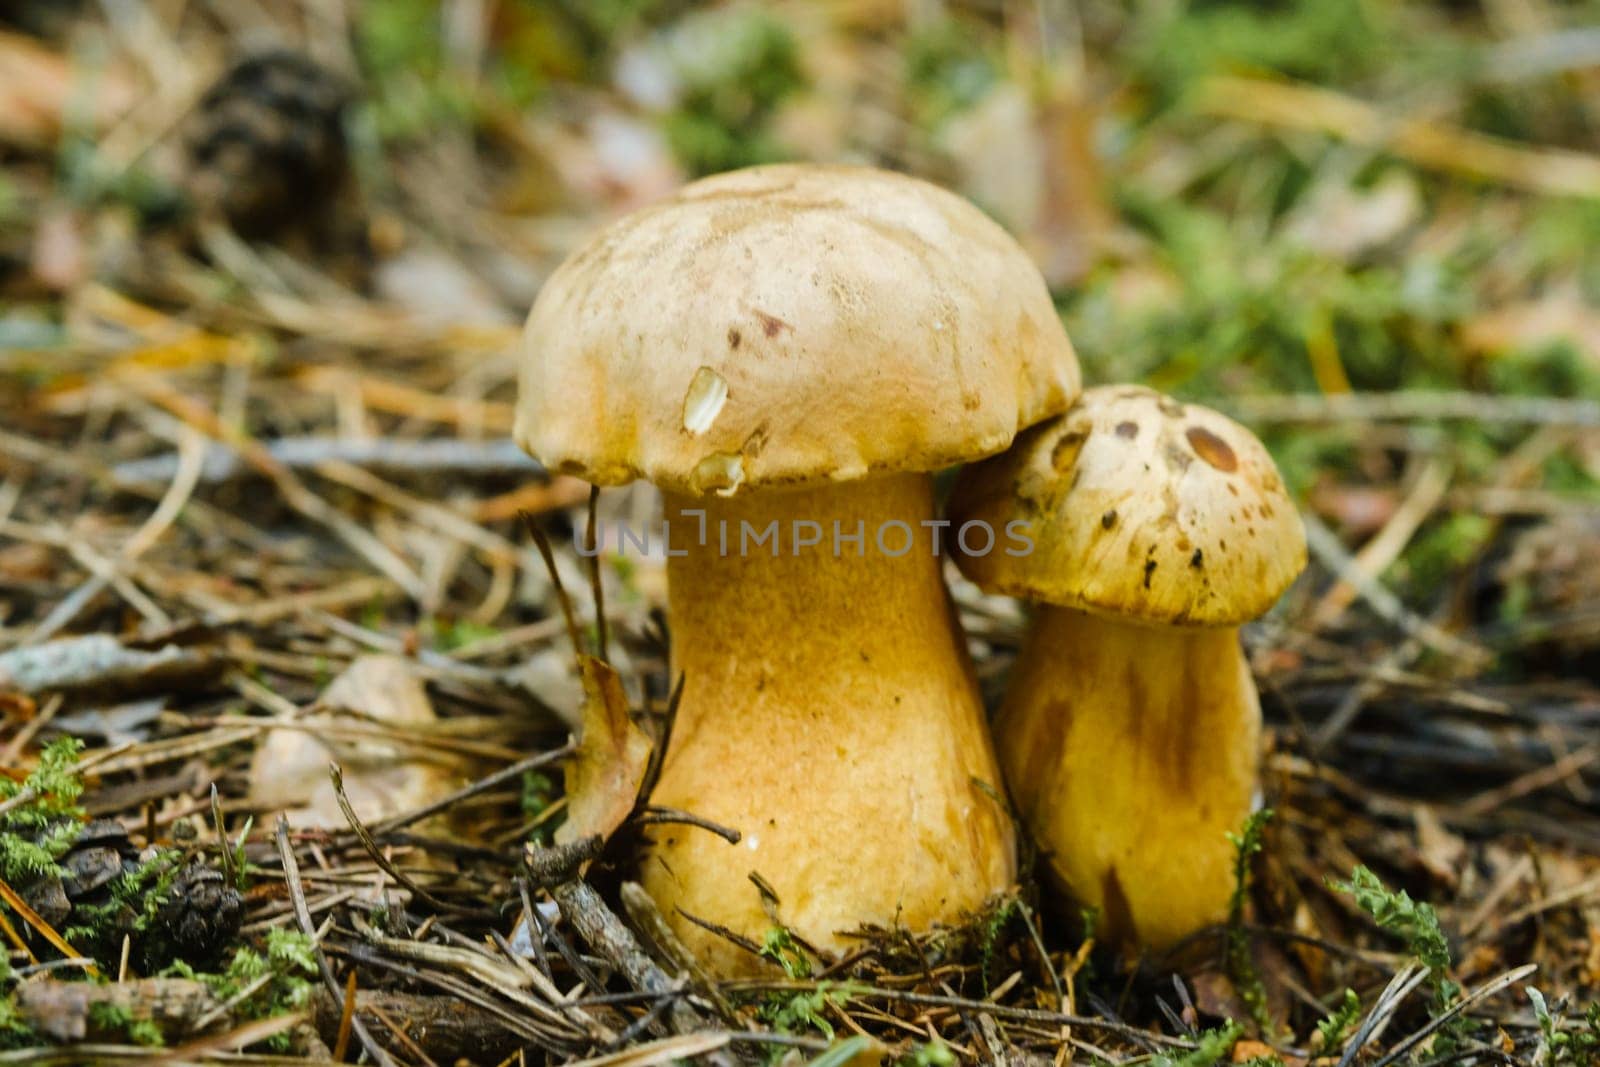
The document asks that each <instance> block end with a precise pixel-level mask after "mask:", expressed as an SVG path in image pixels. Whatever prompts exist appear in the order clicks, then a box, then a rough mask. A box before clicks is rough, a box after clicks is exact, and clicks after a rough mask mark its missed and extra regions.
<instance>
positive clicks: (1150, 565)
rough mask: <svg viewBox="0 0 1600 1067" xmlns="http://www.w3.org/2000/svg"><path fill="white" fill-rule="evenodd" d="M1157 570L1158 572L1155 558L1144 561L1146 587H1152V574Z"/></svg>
mask: <svg viewBox="0 0 1600 1067" xmlns="http://www.w3.org/2000/svg"><path fill="white" fill-rule="evenodd" d="M1155 572H1156V561H1155V560H1153V559H1147V560H1145V561H1144V587H1145V588H1146V589H1149V588H1150V576H1151V575H1152V574H1154V573H1155Z"/></svg>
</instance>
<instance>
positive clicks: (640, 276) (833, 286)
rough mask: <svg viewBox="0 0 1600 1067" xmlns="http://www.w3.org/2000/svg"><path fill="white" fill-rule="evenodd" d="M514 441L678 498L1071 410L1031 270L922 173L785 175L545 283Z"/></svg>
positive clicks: (1063, 364)
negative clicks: (667, 491)
mask: <svg viewBox="0 0 1600 1067" xmlns="http://www.w3.org/2000/svg"><path fill="white" fill-rule="evenodd" d="M520 371H521V378H520V382H519V390H518V400H517V422H516V439H517V441H518V443H519V444H521V445H522V447H523V448H525V449H527V450H528V451H529V452H530V453H532V454H533V455H534V456H536V457H537V458H539V459H540V460H542V461H543V462H544V463H545V464H546V465H547V466H549V467H550V468H552V469H554V470H557V471H560V472H563V473H569V474H576V475H578V476H579V477H582V478H585V479H588V480H589V481H591V482H595V483H598V484H602V485H618V484H621V483H624V482H627V481H630V480H632V479H634V478H646V479H649V480H650V481H652V482H655V483H656V484H657V485H660V486H662V487H663V488H666V489H670V490H673V491H676V492H681V493H688V494H696V495H698V494H703V493H707V492H714V491H715V492H731V491H733V490H736V489H738V488H739V487H740V486H741V485H742V486H746V487H762V486H778V485H801V484H818V483H825V482H828V481H849V480H852V479H856V478H861V477H865V476H867V475H869V474H874V473H887V472H890V471H924V470H936V469H939V468H941V467H945V466H949V465H951V464H955V463H960V462H965V461H968V460H971V459H976V458H979V457H982V456H987V455H991V454H993V453H995V452H998V451H1000V450H1002V449H1004V448H1005V447H1006V446H1007V445H1008V444H1010V443H1011V440H1012V439H1013V437H1014V436H1015V435H1016V433H1017V431H1018V430H1019V429H1021V428H1022V427H1025V426H1030V425H1032V424H1033V423H1035V422H1038V421H1039V420H1040V419H1044V418H1048V417H1049V416H1051V415H1054V414H1057V413H1058V412H1060V411H1063V410H1065V409H1066V407H1067V406H1068V405H1069V404H1070V403H1071V402H1072V400H1073V399H1074V398H1075V397H1076V396H1077V394H1078V392H1079V389H1080V379H1079V373H1078V364H1077V359H1076V358H1075V357H1074V355H1073V351H1072V345H1071V343H1070V342H1069V341H1068V340H1067V336H1066V333H1065V332H1064V331H1063V330H1062V328H1061V323H1060V320H1059V318H1058V317H1057V315H1056V313H1055V309H1054V307H1053V305H1052V304H1051V302H1050V295H1049V293H1048V292H1047V291H1046V289H1045V285H1044V282H1043V280H1042V279H1041V278H1040V276H1039V272H1038V271H1037V270H1036V269H1035V268H1034V265H1033V263H1032V262H1031V261H1030V260H1029V259H1028V256H1027V254H1026V253H1025V252H1023V250H1022V249H1021V247H1019V246H1018V245H1017V243H1016V242H1015V241H1013V240H1012V239H1011V237H1010V236H1009V235H1007V234H1006V232H1005V231H1004V230H1002V229H1001V228H1000V227H999V226H998V225H996V224H995V223H994V222H992V221H991V220H990V219H989V218H988V217H987V216H985V215H984V214H983V213H982V212H980V211H979V210H978V209H977V208H975V207H973V206H972V205H971V204H969V203H968V202H967V201H965V200H962V199H961V198H960V197H957V196H955V195H953V194H951V193H948V192H945V191H944V190H942V189H939V188H937V187H935V186H932V185H929V184H927V183H926V182H922V181H918V180H916V179H913V178H907V177H905V176H903V175H899V174H892V173H889V172H886V171H879V170H872V169H869V168H860V167H823V166H811V165H802V164H794V165H778V166H767V167H754V168H751V169H748V170H741V171H734V172H732V173H729V174H722V175H717V176H716V177H712V178H707V179H705V180H703V181H698V182H695V183H693V184H691V185H689V186H686V187H685V188H684V189H682V190H681V191H680V192H679V193H678V194H677V195H676V196H674V197H673V198H671V199H670V200H667V201H665V202H663V203H660V204H656V205H653V206H651V207H648V208H645V209H644V210H641V211H638V212H635V213H634V214H631V215H628V216H627V217H625V218H623V219H621V220H619V221H617V222H615V223H613V224H612V225H610V226H608V227H607V228H605V229H604V230H602V231H601V232H600V233H599V234H597V235H596V236H595V237H594V238H593V239H591V240H590V241H589V242H588V243H587V244H585V245H584V246H583V247H582V248H580V249H579V250H578V251H576V252H575V253H574V254H573V255H572V256H570V257H569V258H568V259H567V261H566V262H565V263H563V264H562V265H561V267H560V268H558V269H557V270H556V272H555V273H554V274H553V275H552V276H551V277H550V279H549V280H548V281H547V282H546V283H545V285H544V288H543V290H542V291H541V292H540V294H539V298H538V300H537V301H536V302H535V303H534V306H533V310H532V312H531V313H530V314H529V316H528V322H527V326H526V329H525V331H524V334H523V342H522V349H521V368H520Z"/></svg>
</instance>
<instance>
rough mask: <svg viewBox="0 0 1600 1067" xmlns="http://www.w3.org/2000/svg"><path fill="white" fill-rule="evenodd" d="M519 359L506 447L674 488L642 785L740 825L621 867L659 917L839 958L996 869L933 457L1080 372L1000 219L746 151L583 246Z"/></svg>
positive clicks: (1005, 428) (990, 766)
mask: <svg viewBox="0 0 1600 1067" xmlns="http://www.w3.org/2000/svg"><path fill="white" fill-rule="evenodd" d="M521 359H522V362H521V381H520V389H519V397H518V412H517V426H516V436H517V439H518V441H519V442H521V444H522V445H523V447H524V448H526V449H528V451H530V452H531V453H533V454H534V455H535V456H537V457H538V458H540V459H542V460H543V461H544V462H545V463H546V465H548V466H549V467H551V468H552V469H555V470H559V471H562V472H566V473H571V474H576V475H579V476H580V477H583V478H587V479H588V480H590V481H592V482H595V483H598V484H602V485H617V484H621V483H624V482H628V481H630V480H632V479H634V478H646V479H648V480H650V481H652V482H654V483H655V484H656V485H658V486H660V487H661V488H662V489H663V491H664V497H665V513H666V518H667V520H668V523H669V524H670V536H669V543H668V552H667V557H668V558H667V580H668V590H669V592H668V602H669V608H670V615H671V622H672V667H673V670H674V672H682V674H683V676H684V678H685V683H684V690H683V697H682V700H681V702H680V705H679V709H678V716H677V721H676V723H675V725H674V728H673V732H672V737H671V742H670V744H669V747H668V751H667V753H666V755H665V758H664V761H663V767H662V771H661V775H660V779H659V781H658V783H657V785H656V788H655V792H654V794H653V796H652V798H651V799H652V802H653V803H654V804H656V805H661V806H666V807H671V808H679V809H684V810H687V811H689V812H692V813H693V814H695V815H697V816H700V817H702V818H705V819H710V820H712V821H714V822H716V823H720V824H722V825H724V826H727V827H731V828H733V829H735V830H737V831H738V832H739V833H740V835H741V837H740V840H739V843H738V844H736V845H730V844H729V843H728V842H727V841H725V840H723V839H722V838H721V837H718V836H716V835H714V834H711V833H708V832H706V831H705V830H703V829H698V828H695V827H692V826H684V825H668V826H664V827H658V828H656V829H655V830H654V831H653V838H654V840H653V844H652V846H651V848H650V850H649V854H648V855H647V857H646V859H645V861H644V867H643V871H642V873H641V880H642V882H643V884H644V886H645V887H646V889H647V890H649V892H650V893H651V894H652V895H653V896H654V897H655V899H656V901H657V903H658V904H659V905H660V907H661V911H662V913H663V914H664V915H665V916H667V918H668V921H669V922H670V923H672V924H673V926H674V929H675V930H676V931H677V933H678V934H679V936H680V937H682V938H683V939H684V941H685V942H687V943H688V944H689V946H690V947H691V948H692V949H693V950H694V951H695V952H696V953H697V954H698V955H699V956H700V957H701V959H702V960H703V961H704V962H706V963H707V964H708V965H709V966H711V967H713V968H714V969H717V970H720V971H721V972H723V973H734V974H737V973H750V972H752V971H753V970H758V969H759V968H760V967H761V966H762V964H761V963H760V961H758V960H756V959H755V958H754V957H753V956H751V955H749V954H748V953H745V952H743V951H742V950H740V949H738V948H736V947H735V946H734V945H732V944H731V943H730V942H729V941H728V940H726V939H725V938H722V937H720V936H718V935H717V934H714V933H711V932H708V930H707V929H706V928H705V927H703V926H702V925H699V924H697V923H696V922H695V921H694V920H704V921H709V922H711V923H716V924H719V925H721V926H724V927H727V928H728V929H730V930H732V931H733V932H735V933H737V934H739V935H742V936H743V937H746V938H751V939H754V940H757V941H759V940H761V938H762V937H763V936H764V935H765V934H766V932H767V931H768V930H769V929H770V928H771V927H772V925H773V919H772V918H771V917H769V914H768V906H772V907H774V908H775V914H776V917H777V919H778V920H779V921H781V922H782V923H784V924H785V925H787V926H789V927H790V928H792V929H793V930H794V931H795V932H796V933H798V934H799V935H800V936H801V937H802V938H804V939H805V940H806V941H808V942H809V943H810V944H812V945H814V946H816V947H818V948H819V949H821V950H823V951H824V952H840V951H844V950H845V949H847V948H848V947H849V946H850V945H851V942H850V941H849V940H848V938H847V937H846V936H844V935H845V934H847V933H848V932H850V931H853V930H856V929H857V928H858V927H860V926H862V925H863V924H874V925H880V926H883V927H894V926H901V927H904V928H909V929H911V930H913V931H925V930H927V929H929V928H930V927H932V926H933V925H935V924H939V923H951V922H955V921H957V920H959V919H960V918H962V917H963V915H965V914H967V913H970V912H972V911H974V910H975V909H977V908H978V907H979V906H980V905H981V904H982V903H983V901H984V900H985V898H987V897H988V896H989V895H990V894H992V893H995V892H998V891H1000V890H1002V889H1004V888H1005V887H1006V886H1007V885H1008V884H1009V882H1010V880H1011V878H1012V876H1013V874H1014V856H1013V840H1012V836H1011V830H1010V825H1009V822H1008V820H1007V819H1006V817H1005V815H1004V813H1003V812H1002V811H1001V810H1000V808H999V807H998V805H997V804H996V803H995V802H994V799H993V793H992V792H991V791H990V790H992V789H993V788H996V787H998V785H999V776H998V771H997V769H996V766H995V763H994V755H993V751H992V747H991V744H990V741H989V738H988V731H987V729H986V726H985V723H984V718H983V709H982V707H981V705H980V703H979V699H978V695H977V692H976V688H975V685H974V682H973V678H972V672H971V665H970V664H969V662H968V661H967V657H966V651H965V644H964V642H963V639H962V636H961V634H960V631H959V629H958V627H957V625H956V623H955V621H954V617H953V614H952V612H951V611H950V609H949V602H948V597H947V593H946V591H945V588H944V585H943V582H942V579H941V575H940V559H939V556H938V553H937V552H936V551H935V548H934V546H935V544H936V543H938V542H937V540H936V539H937V538H939V537H940V535H941V534H942V533H943V531H942V530H941V528H940V527H939V526H937V525H936V522H935V511H934V502H933V482H932V476H931V474H930V473H928V472H931V471H935V470H938V469H940V468H943V467H947V466H950V465H952V464H955V463H961V462H965V461H968V460H972V459H977V458H981V457H983V456H987V455H991V454H993V453H995V452H998V451H1000V450H1001V449H1004V448H1005V447H1006V446H1007V445H1008V444H1010V442H1011V440H1012V439H1013V437H1014V436H1015V435H1016V433H1017V431H1018V430H1019V429H1021V428H1022V427H1025V426H1029V425H1032V424H1033V423H1035V422H1038V421H1039V420H1041V419H1044V418H1048V417H1049V416H1051V415H1055V414H1058V413H1060V412H1061V411H1063V410H1065V408H1066V407H1067V406H1068V405H1069V404H1070V403H1071V402H1072V400H1073V399H1074V398H1075V397H1076V395H1077V393H1078V389H1079V379H1078V367H1077V362H1076V359H1075V358H1074V356H1073V353H1072V347H1071V345H1070V343H1069V342H1068V341H1067V338H1066V335H1065V333H1064V332H1063V331H1062V329H1061V326H1060V322H1059V320H1058V318H1057V316H1056V314H1055V311H1054V309H1053V308H1052V306H1051V303H1050V297H1049V294H1048V292H1047V291H1046V289H1045V286H1044V283H1043V281H1042V280H1041V279H1040V277H1039V274H1038V272H1037V270H1036V269H1035V268H1034V267H1033V265H1032V263H1031V262H1030V261H1029V259H1028V257H1027V255H1026V254H1025V253H1024V252H1023V251H1022V250H1021V248H1019V247H1018V246H1017V244H1016V242H1014V241H1013V240H1012V239H1011V238H1010V237H1009V236H1007V235H1006V233H1005V232H1004V231H1003V230H1001V229H1000V228H999V227H998V226H997V225H995V224H994V223H993V222H992V221H990V220H989V219H988V218H987V217H986V216H984V215H983V214H982V213H981V212H979V211H978V210H977V209H976V208H974V207H973V206H972V205H970V204H968V203H967V202H966V201H964V200H961V199H960V198H958V197H956V196H954V195H952V194H950V193H947V192H944V191H943V190H940V189H937V188H935V187H933V186H931V185H928V184H926V183H923V182H920V181H916V180H913V179H910V178H906V177H902V176H900V175H895V174H890V173H886V172H883V171H877V170H871V169H865V168H851V167H818V166H801V165H789V166H770V167H758V168H753V169H750V170H744V171H736V172H733V173H730V174H724V175H720V176H717V177H714V178H710V179H707V180H704V181H700V182H696V183H695V184H693V185H690V186H688V187H687V188H685V189H683V190H682V191H681V192H680V193H679V194H678V195H677V196H676V197H674V198H672V199H670V200H668V201H666V202H664V203H661V204H658V205H656V206H653V207H650V208H647V209H645V210H642V211H639V212H637V213H635V214H633V215H630V216H627V217H626V218H624V219H622V220H620V221H619V222H617V223H615V224H613V225H611V226H610V227H608V228H607V229H605V230H603V231H602V232H601V233H600V234H598V235H597V236H596V237H595V238H594V239H593V240H591V241H590V242H589V243H588V244H586V245H585V246H583V247H582V248H580V249H579V250H578V251H577V252H575V253H574V254H573V255H572V257H571V258H569V259H568V260H567V261H566V263H565V264H563V265H562V266H561V267H560V268H559V269H558V270H557V271H556V273H555V274H554V275H552V276H551V278H550V280H549V281H548V282H547V283H546V285H545V287H544V289H543V291H542V292H541V293H540V295H539V299H538V301H537V303H536V304H535V305H534V308H533V311H532V313H531V314H530V316H529V319H528V324H527V330H526V333H525V340H524V347H523V352H522V357H521ZM752 875H759V880H760V881H761V882H762V883H764V884H765V886H767V887H769V888H770V890H771V891H772V893H773V894H774V895H775V896H776V903H775V904H772V902H770V901H765V902H764V901H763V897H762V890H761V889H760V888H758V885H757V884H756V883H757V879H756V878H754V877H752ZM690 917H692V918H690Z"/></svg>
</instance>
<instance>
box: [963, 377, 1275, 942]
mask: <svg viewBox="0 0 1600 1067" xmlns="http://www.w3.org/2000/svg"><path fill="white" fill-rule="evenodd" d="M949 510H950V515H951V520H952V523H953V524H955V525H957V526H959V525H960V524H962V523H964V522H971V521H975V520H982V521H985V522H988V523H990V524H991V525H996V526H998V525H1003V524H1005V523H1008V522H1012V521H1016V520H1022V521H1026V522H1028V523H1029V536H1030V537H1031V538H1032V540H1033V541H1034V547H1033V549H1032V551H1031V552H1029V553H1027V554H1007V553H1003V552H995V553H990V554H988V555H984V556H960V555H958V557H957V562H958V564H959V565H960V567H961V569H962V571H963V572H964V573H965V574H966V575H967V576H968V577H969V578H971V579H972V580H973V581H975V582H977V583H978V585H980V586H982V587H983V588H984V589H986V590H989V591H991V592H997V593H1007V594H1010V595H1012V596H1018V597H1025V598H1028V599H1031V600H1034V601H1038V602H1039V603H1038V604H1037V606H1036V607H1035V611H1034V616H1033V623H1032V627H1031V629H1030V632H1029V634H1028V636H1027V639H1026V641H1025V643H1024V646H1023V649H1022V651H1021V654H1020V655H1019V657H1018V660H1017V664H1016V667H1015V668H1014V670H1013V673H1012V676H1011V682H1010V688H1009V691H1008V692H1007V694H1006V698H1005V701H1004V704H1003V706H1002V707H1001V710H1000V713H999V715H998V716H997V718H996V720H995V743H996V747H997V749H998V752H999V756H1000V763H1001V767H1002V768H1003V770H1004V771H1005V774H1006V778H1007V781H1008V783H1009V785H1010V787H1011V792H1012V796H1013V797H1014V798H1015V800H1016V802H1017V805H1018V808H1019V811H1020V815H1021V818H1022V821H1023V822H1024V823H1025V824H1026V825H1027V826H1028V828H1029V829H1030V830H1031V832H1032V833H1033V835H1034V837H1035V838H1036V840H1037V841H1038V842H1039V844H1040V845H1041V847H1042V848H1043V849H1044V850H1045V852H1046V853H1047V854H1048V860H1049V865H1050V869H1051V871H1052V872H1053V874H1054V875H1055V876H1056V878H1057V880H1058V881H1059V882H1060V883H1061V884H1062V885H1063V886H1064V887H1065V888H1066V890H1067V891H1068V892H1069V893H1070V894H1071V895H1072V896H1073V897H1074V898H1075V899H1076V900H1077V901H1078V902H1079V903H1081V904H1084V905H1088V906H1092V907H1095V908H1097V909H1099V911H1100V914H1101V926H1100V929H1101V930H1103V931H1105V933H1106V935H1107V936H1108V937H1111V938H1114V939H1118V940H1122V941H1124V942H1126V943H1130V944H1136V945H1139V946H1142V947H1145V948H1150V949H1157V950H1159V949H1163V948H1167V947H1170V946H1172V945H1173V944H1175V943H1176V942H1178V941H1180V940H1182V939H1183V938H1185V937H1187V936H1188V935H1190V934H1192V933H1194V932H1196V931H1198V930H1200V929H1202V928H1204V927H1205V926H1207V925H1209V924H1211V923H1213V922H1216V921H1218V920H1220V919H1221V918H1223V916H1224V913H1225V911H1226V909H1227V903H1228V899H1229V895H1230V893H1231V891H1232V887H1233V875H1232V860H1233V847H1232V845H1231V844H1230V842H1229V840H1228V836H1227V835H1228V834H1229V833H1230V832H1237V831H1238V830H1239V829H1240V827H1241V826H1242V824H1243V823H1244V821H1245V819H1246V818H1247V817H1248V815H1249V813H1250V810H1251V806H1252V804H1253V803H1254V798H1255V794H1256V787H1257V786H1256V765H1257V759H1258V751H1257V749H1258V743H1259V736H1260V730H1261V709H1260V706H1259V704H1258V702H1257V698H1256V689H1255V683H1254V681H1253V680H1252V679H1251V676H1250V669H1249V666H1248V665H1247V664H1246V663H1245V659H1244V655H1243V652H1242V651H1241V649H1240V646H1239V637H1238V627H1239V626H1240V625H1241V624H1242V623H1244V622H1247V621H1249V620H1250V619H1253V618H1255V617H1257V616H1259V615H1261V614H1263V613H1265V612H1266V611H1267V610H1268V609H1269V608H1270V607H1271V606H1272V605H1273V603H1274V602H1275V601H1276V600H1277V599H1278V597H1279V596H1280V595H1281V594H1282V593H1283V591H1284V590H1285V589H1287V588H1288V586H1289V585H1290V583H1291V582H1293V580H1294V578H1295V576H1296V575H1297V574H1299V573H1300V571H1301V569H1302V568H1304V566H1305V561H1306V547H1305V534H1304V531H1303V529H1302V528H1301V525H1300V518H1299V515H1298V514H1297V512H1296V511H1295V509H1294V506H1293V504H1292V503H1291V501H1290V500H1289V498H1288V496H1287V494H1286V492H1285V490H1284V487H1283V482H1282V479H1281V478H1280V477H1279V475H1278V472H1277V469H1276V468H1275V467H1274V466H1273V463H1272V457H1271V456H1269V455H1268V454H1267V451H1266V449H1265V448H1264V447H1262V445H1261V443H1260V442H1259V441H1257V440H1256V439H1255V438H1254V437H1253V436H1251V434H1250V433H1249V431H1247V430H1245V429H1244V428H1243V427H1242V426H1240V425H1238V424H1237V423H1235V422H1233V421H1231V420H1229V419H1227V418H1224V417H1223V416H1221V415H1219V414H1217V413H1216V412H1214V411H1211V410H1209V409H1207V408H1203V407H1200V406H1198V405H1195V404H1180V403H1178V402H1176V401H1174V400H1171V399H1169V398H1167V397H1164V396H1162V395H1161V394H1159V393H1156V392H1153V391H1151V390H1149V389H1143V388H1137V387H1131V386H1102V387H1098V388H1095V389H1090V390H1087V391H1086V392H1085V393H1084V395H1083V397H1082V399H1081V400H1080V401H1079V402H1078V404H1077V405H1076V406H1075V407H1074V408H1073V409H1072V410H1071V411H1069V412H1067V414H1065V415H1064V416H1062V417H1061V418H1059V419H1054V420H1051V421H1050V422H1048V423H1045V424H1043V425H1040V426H1037V427H1035V428H1033V429H1032V430H1030V431H1029V432H1027V433H1026V434H1023V435H1021V436H1019V437H1018V439H1017V442H1016V444H1015V445H1014V446H1013V447H1012V448H1011V450H1010V451H1009V452H1007V453H1005V454H1004V455H1002V456H997V457H995V458H993V459H990V460H987V461H985V462H983V463H980V464H976V465H974V466H971V467H968V468H967V469H966V470H965V471H963V472H962V475H961V477H960V479H959V480H958V481H957V484H956V487H955V490H954V493H953V495H952V497H951V501H950V509H949Z"/></svg>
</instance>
